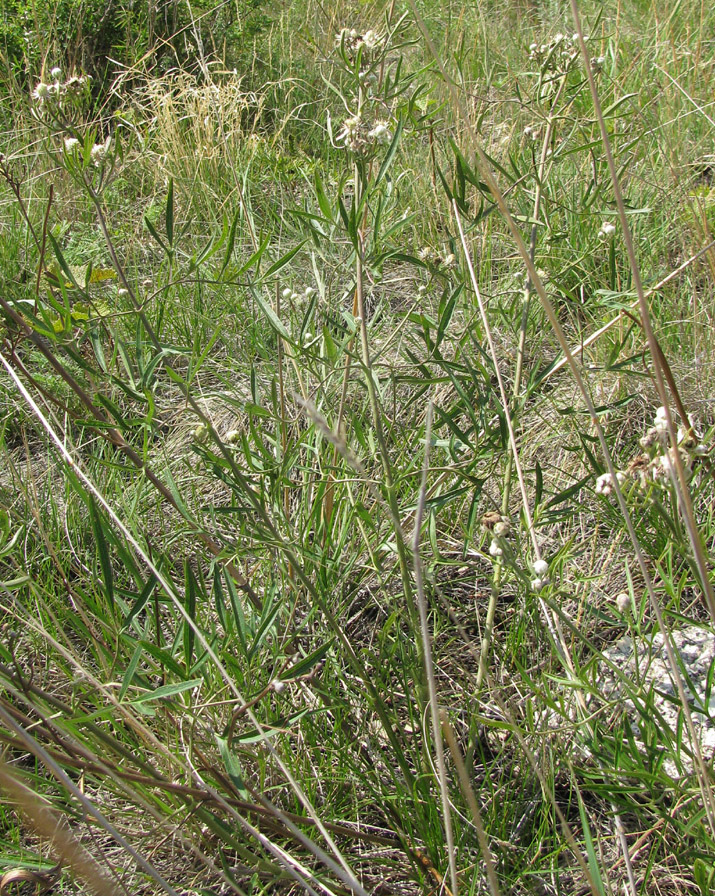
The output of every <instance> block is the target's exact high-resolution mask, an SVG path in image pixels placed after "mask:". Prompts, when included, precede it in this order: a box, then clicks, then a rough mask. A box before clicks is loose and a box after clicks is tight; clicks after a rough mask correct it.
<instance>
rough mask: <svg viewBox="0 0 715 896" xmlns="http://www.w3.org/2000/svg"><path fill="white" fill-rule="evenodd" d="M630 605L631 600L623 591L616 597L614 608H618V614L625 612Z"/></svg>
mask: <svg viewBox="0 0 715 896" xmlns="http://www.w3.org/2000/svg"><path fill="white" fill-rule="evenodd" d="M630 605H631V598H630V596H629V595H628V594H627V593H626V592H625V591H621V593H620V594H617V595H616V607H617V608H618V612H619V613H625V612H627V610H628V608H629V607H630Z"/></svg>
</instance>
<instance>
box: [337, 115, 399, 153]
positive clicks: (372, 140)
mask: <svg viewBox="0 0 715 896" xmlns="http://www.w3.org/2000/svg"><path fill="white" fill-rule="evenodd" d="M335 140H336V143H342V144H343V145H344V146H345V147H346V148H347V149H349V150H350V152H354V153H357V154H365V153H366V152H368V151H369V150H370V149H371V148H372V147H374V146H378V145H386V144H388V143H389V142H390V141H391V140H392V131H391V130H390V125H389V122H387V121H376V122H374V123H373V124H372V126H370V125H369V124H368V123H367V122H366V121H365V119H364V118H362V116H360V115H353V116H352V117H351V118H346V119H345V121H344V122H343V129H342V131H341V132H340V133H339V134H338V136H337V137H336V138H335Z"/></svg>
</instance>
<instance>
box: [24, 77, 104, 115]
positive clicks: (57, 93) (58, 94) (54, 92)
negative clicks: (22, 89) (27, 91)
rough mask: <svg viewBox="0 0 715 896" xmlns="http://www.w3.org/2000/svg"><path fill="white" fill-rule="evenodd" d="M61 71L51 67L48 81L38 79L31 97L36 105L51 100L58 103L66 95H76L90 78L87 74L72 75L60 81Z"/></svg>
mask: <svg viewBox="0 0 715 896" xmlns="http://www.w3.org/2000/svg"><path fill="white" fill-rule="evenodd" d="M61 77H62V71H61V69H59V68H53V69H52V70H51V71H50V79H51V80H50V81H40V82H39V84H38V85H37V86H36V87H35V89H34V90H33V92H32V99H33V100H34V101H35V102H36V103H37V105H38V106H40V107H42V106H44V105H47V104H49V103H51V102H55V103H57V104H58V105H59V104H60V103H61V101H62V100H63V99H65V98H67V97H76V96H79V95H80V94H81V93H83V92H84V90H85V89H86V88H87V86H88V85H89V83H90V81H91V80H92V79H91V78H90V76H89V75H82V76H81V77H78V76H77V75H72V77H70V78H68V79H67V80H66V81H61V80H60V78H61Z"/></svg>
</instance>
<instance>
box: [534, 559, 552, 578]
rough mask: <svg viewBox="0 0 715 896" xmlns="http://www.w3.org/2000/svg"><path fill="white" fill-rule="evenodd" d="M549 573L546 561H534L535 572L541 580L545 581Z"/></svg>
mask: <svg viewBox="0 0 715 896" xmlns="http://www.w3.org/2000/svg"><path fill="white" fill-rule="evenodd" d="M548 571H549V564H548V563H547V562H546V560H535V561H534V572H535V573H536V575H537V576H539V578H541V579H543V578H544V576H545V575H546V573H547V572H548Z"/></svg>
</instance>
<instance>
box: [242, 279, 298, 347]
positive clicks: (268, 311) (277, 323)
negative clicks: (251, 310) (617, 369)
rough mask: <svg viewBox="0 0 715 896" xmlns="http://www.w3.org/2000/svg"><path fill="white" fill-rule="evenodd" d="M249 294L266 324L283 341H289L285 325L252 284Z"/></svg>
mask: <svg viewBox="0 0 715 896" xmlns="http://www.w3.org/2000/svg"><path fill="white" fill-rule="evenodd" d="M251 292H252V293H253V298H254V299H255V300H256V303H257V304H258V307H259V308H260V309H261V311H262V312H263V313H264V314H265V316H266V317H267V318H268V323H269V324H270V325H271V326H272V327H273V329H274V330H275V331H276V333H278V334H279V335H280V336H282V337H283V338H284V339H288V340H289V341H291V337H290V333H289V332H288V330H287V329H286V327H285V325H284V324H283V322H282V321H281V319H280V318H279V317H278V315H277V314H276V313H275V311H274V310H273V308H272V307H271V306H270V304H269V303H268V302H266V301H264V299H263V296H261V293H260V290H258V289H256V288H255V287H254V286H253V284H251Z"/></svg>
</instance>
